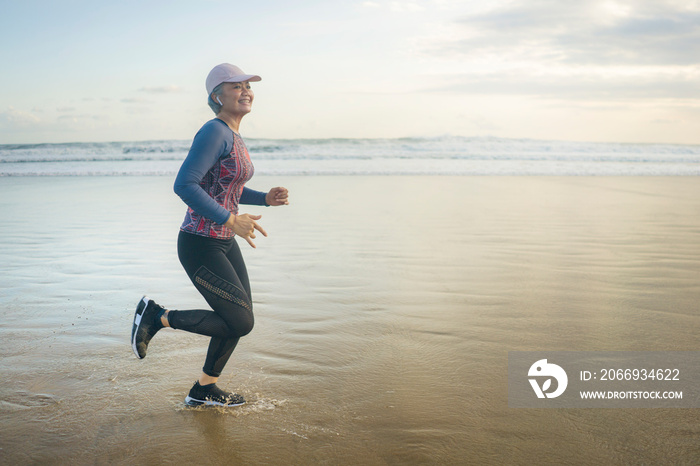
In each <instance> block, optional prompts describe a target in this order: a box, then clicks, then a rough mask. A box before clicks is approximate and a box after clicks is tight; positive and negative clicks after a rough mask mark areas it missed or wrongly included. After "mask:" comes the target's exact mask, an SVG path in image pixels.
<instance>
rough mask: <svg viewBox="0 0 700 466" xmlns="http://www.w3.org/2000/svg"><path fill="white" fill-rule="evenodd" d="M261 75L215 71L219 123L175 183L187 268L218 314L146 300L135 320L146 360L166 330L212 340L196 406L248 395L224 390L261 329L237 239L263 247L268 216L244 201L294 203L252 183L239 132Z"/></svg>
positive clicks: (135, 336) (212, 90)
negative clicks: (233, 365) (247, 342)
mask: <svg viewBox="0 0 700 466" xmlns="http://www.w3.org/2000/svg"><path fill="white" fill-rule="evenodd" d="M252 81H260V77H259V76H255V75H248V74H245V73H244V72H243V71H242V70H241V69H240V68H238V67H237V66H233V65H230V64H228V63H223V64H221V65H218V66H216V67H214V69H212V70H211V72H210V73H209V76H208V77H207V81H206V87H207V93H208V94H209V101H208V103H209V106H210V107H211V109H212V110H213V111H214V113H215V114H216V118H214V119H213V120H210V121H208V122H207V123H205V124H204V126H202V128H201V129H200V130H199V132H198V133H197V135H196V136H195V137H194V141H193V143H192V147H191V148H190V152H189V154H188V155H187V158H186V159H185V161H184V162H183V164H182V167H181V168H180V171H179V173H178V175H177V178H176V179H175V186H174V189H175V192H176V193H177V194H178V195H179V196H180V197H181V198H182V200H183V201H185V203H186V204H187V206H188V209H187V213H186V215H185V221H184V222H183V224H182V226H181V227H180V234H179V237H178V245H177V247H178V256H179V258H180V263H181V264H182V266H183V267H184V269H185V271H186V272H187V275H189V277H190V279H191V280H192V283H193V284H194V286H195V287H196V288H197V290H198V291H199V292H200V293H201V294H202V296H203V297H204V299H205V300H206V301H207V303H208V304H209V305H210V306H211V308H212V309H213V312H212V311H209V310H201V309H200V310H185V311H175V310H168V309H165V308H163V307H162V306H160V305H158V304H156V303H155V302H154V301H152V300H150V299H149V298H147V297H145V296H144V298H143V299H142V300H141V301H140V302H139V304H138V306H137V307H136V313H135V315H134V324H133V327H132V331H131V341H132V348H133V350H134V353H135V354H136V356H137V357H138V358H139V359H143V358H145V357H146V350H147V348H148V343H149V342H150V340H151V338H153V336H154V335H155V334H156V332H158V331H159V330H160V329H162V328H164V327H171V328H174V329H180V330H185V331H187V332H192V333H197V334H200V335H207V336H210V337H211V341H210V343H209V349H208V351H207V357H206V361H205V363H204V367H203V369H202V374H201V375H200V377H199V380H197V381H196V382H195V384H194V386H193V387H192V389H191V390H190V392H189V394H188V395H187V397H186V398H185V403H187V404H189V405H214V406H238V405H241V404H243V403H245V400H244V399H243V397H242V396H241V395H238V394H234V393H230V392H227V391H225V390H222V389H221V388H219V387H217V386H216V382H217V380H218V378H219V376H220V375H221V371H222V370H223V368H224V366H225V365H226V362H227V361H228V359H229V358H230V357H231V353H232V352H233V350H234V348H235V347H236V344H237V343H238V340H239V338H240V337H242V336H244V335H247V334H248V333H249V332H250V331H251V330H252V329H253V304H252V299H251V294H250V283H249V282H248V273H247V271H246V267H245V263H244V262H243V257H242V256H241V251H240V249H239V247H238V243H237V242H236V240H235V239H234V236H236V235H237V236H239V237H241V238H243V239H245V240H246V241H247V242H248V244H250V246H252V247H255V244H254V243H253V239H255V230H257V231H259V232H260V233H262V234H263V235H264V236H267V233H266V232H265V230H264V229H263V228H262V227H261V226H260V224H258V222H257V220H259V219H260V217H261V216H260V215H250V214H238V206H239V204H254V205H267V206H280V205H286V204H288V203H289V202H288V199H287V190H286V189H285V188H281V187H277V188H272V189H271V190H270V191H269V192H268V193H264V192H259V191H253V190H251V189H249V188H246V187H244V184H245V183H246V182H247V181H248V180H250V178H251V177H252V176H253V164H252V163H251V161H250V156H249V155H248V150H247V149H246V146H245V144H244V143H243V140H242V139H241V137H240V135H239V134H238V128H239V125H240V123H241V119H242V118H243V117H244V116H245V115H246V114H248V113H249V112H250V110H251V105H252V104H253V98H254V95H253V90H252V89H251V87H250V82H252Z"/></svg>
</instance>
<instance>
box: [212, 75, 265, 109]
mask: <svg viewBox="0 0 700 466" xmlns="http://www.w3.org/2000/svg"><path fill="white" fill-rule="evenodd" d="M254 97H255V95H254V94H253V89H251V87H250V83H249V82H248V81H246V82H242V83H224V85H223V87H222V88H221V96H219V99H220V100H221V104H222V111H226V112H228V113H231V114H233V115H241V116H242V115H245V114H246V113H250V111H251V109H252V106H253V98H254ZM214 100H216V99H214Z"/></svg>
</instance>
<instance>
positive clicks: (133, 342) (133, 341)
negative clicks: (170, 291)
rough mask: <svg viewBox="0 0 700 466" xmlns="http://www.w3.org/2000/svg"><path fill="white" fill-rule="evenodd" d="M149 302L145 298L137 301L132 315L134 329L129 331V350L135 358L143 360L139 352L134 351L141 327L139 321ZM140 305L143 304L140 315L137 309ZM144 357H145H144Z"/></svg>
mask: <svg viewBox="0 0 700 466" xmlns="http://www.w3.org/2000/svg"><path fill="white" fill-rule="evenodd" d="M150 301H151V300H150V299H148V297H147V296H144V297H143V298H141V301H139V303H138V305H137V306H136V313H134V324H133V325H135V326H136V328H134V327H133V326H132V330H131V349H132V350H134V354H135V355H136V357H137V358H139V359H143V358H142V357H141V356H140V355H139V351H138V350H137V349H136V335H138V333H139V327H141V319H142V318H143V314H144V312H146V308H147V307H148V303H149V302H150ZM141 304H143V308H142V309H141V313H140V314H139V309H140V308H141ZM144 357H145V356H144Z"/></svg>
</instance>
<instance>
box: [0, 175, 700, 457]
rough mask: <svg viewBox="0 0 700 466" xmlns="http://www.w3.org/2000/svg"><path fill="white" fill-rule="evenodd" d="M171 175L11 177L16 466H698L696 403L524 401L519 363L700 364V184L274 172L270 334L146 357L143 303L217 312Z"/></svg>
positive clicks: (4, 409)
mask: <svg viewBox="0 0 700 466" xmlns="http://www.w3.org/2000/svg"><path fill="white" fill-rule="evenodd" d="M171 184H172V180H171V179H169V178H167V177H123V178H122V177H102V178H100V177H93V178H90V177H76V178H71V177H65V178H61V177H56V178H0V213H1V214H2V219H3V222H2V223H0V238H2V240H1V241H0V270H1V271H2V277H3V278H2V280H1V281H0V316H1V319H0V358H1V359H0V380H2V382H1V383H0V463H3V464H34V463H71V464H107V463H109V464H133V463H138V464H150V463H165V462H172V463H191V462H195V461H200V462H203V463H210V464H299V465H304V464H369V465H374V464H377V465H382V464H542V463H544V464H562V463H566V464H600V463H604V464H611V463H617V464H625V463H642V464H662V463H665V464H669V463H673V464H696V463H698V462H700V425H699V424H698V422H697V419H698V410H696V409H541V410H537V409H513V408H509V407H508V399H507V393H508V387H507V357H508V351H526V350H527V351H530V350H557V351H560V350H581V351H602V350H621V351H622V350H625V351H641V350H644V351H652V350H654V351H663V350H673V351H684V350H693V351H696V350H698V334H699V333H700V316H699V314H698V302H700V281H699V277H700V240H699V238H700V184H699V183H698V180H697V178H692V177H677V178H662V177H659V178H653V177H652V178H647V177H629V178H618V177H428V176H423V177H380V176H377V177H320V176H319V177H289V178H286V179H280V178H275V177H262V176H259V177H256V178H254V179H253V181H252V182H251V187H254V188H256V187H257V188H259V189H265V188H267V187H270V186H276V185H284V186H287V187H288V188H289V189H290V193H291V195H292V205H291V206H289V207H285V208H261V207H250V208H248V209H247V211H249V212H251V213H262V214H263V219H262V221H261V222H262V224H263V225H264V226H265V228H266V229H267V230H268V232H269V233H270V236H269V238H262V237H259V238H258V240H257V244H258V249H256V250H253V249H250V248H248V247H244V245H242V249H243V250H244V254H245V257H246V261H247V264H248V269H249V272H250V275H251V283H252V288H253V300H254V305H255V314H256V327H255V329H254V330H253V332H252V333H251V334H250V335H249V336H247V337H245V338H244V339H242V340H241V342H240V344H239V345H238V348H237V349H236V351H235V353H234V356H233V357H232V359H231V361H230V362H229V365H228V366H227V368H226V370H225V372H224V374H223V375H222V378H221V381H220V385H222V386H224V387H225V388H228V389H231V390H235V391H238V392H239V393H241V394H243V395H244V396H245V397H246V398H247V399H248V400H249V403H248V404H247V405H245V406H242V407H240V408H234V409H228V410H222V409H192V408H187V407H185V406H184V405H183V403H182V401H183V398H184V396H185V395H186V393H187V391H188V390H189V387H190V386H191V384H192V382H193V381H194V380H195V378H196V377H197V375H198V373H199V371H200V368H201V365H202V363H203V359H204V355H205V352H206V343H207V341H206V339H205V338H204V337H200V336H197V335H190V334H186V333H183V332H177V331H169V330H166V331H163V332H161V333H159V334H158V335H157V336H156V338H155V339H154V340H153V342H152V343H151V346H150V347H149V353H148V357H147V358H146V359H144V360H142V361H139V360H137V359H136V358H135V357H134V355H133V353H132V352H131V348H130V345H129V332H130V325H131V319H132V316H133V309H134V307H135V305H136V303H137V302H138V300H139V299H140V297H141V296H142V295H143V294H147V295H148V296H150V297H151V298H153V299H155V300H156V301H158V302H160V303H162V304H163V305H165V306H167V307H170V308H175V309H177V308H192V307H201V306H204V305H205V304H204V302H203V300H202V299H201V298H200V297H199V296H198V294H197V293H196V291H195V290H194V289H193V287H192V286H191V284H190V283H189V281H188V279H187V276H186V275H185V274H184V272H183V271H182V270H181V267H180V265H179V263H178V260H177V257H176V252H175V240H176V236H177V229H178V226H179V224H180V222H181V220H182V217H183V215H184V206H183V204H182V203H181V201H180V200H179V199H178V198H177V197H176V196H175V195H174V194H172V190H171Z"/></svg>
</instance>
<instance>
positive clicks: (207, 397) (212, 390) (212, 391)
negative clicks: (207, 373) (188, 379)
mask: <svg viewBox="0 0 700 466" xmlns="http://www.w3.org/2000/svg"><path fill="white" fill-rule="evenodd" d="M244 403H245V399H244V398H243V397H242V396H241V395H238V394H236V393H231V392H227V391H225V390H222V389H220V388H219V387H217V386H216V384H215V383H211V384H209V385H199V381H197V382H195V383H194V385H193V386H192V389H191V390H190V393H189V395H187V397H185V404H187V405H189V406H202V405H204V406H225V407H227V408H228V407H231V406H240V405H242V404H244Z"/></svg>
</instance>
